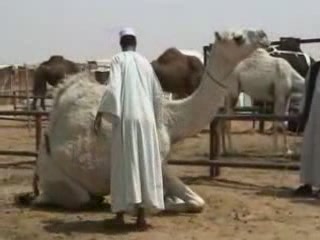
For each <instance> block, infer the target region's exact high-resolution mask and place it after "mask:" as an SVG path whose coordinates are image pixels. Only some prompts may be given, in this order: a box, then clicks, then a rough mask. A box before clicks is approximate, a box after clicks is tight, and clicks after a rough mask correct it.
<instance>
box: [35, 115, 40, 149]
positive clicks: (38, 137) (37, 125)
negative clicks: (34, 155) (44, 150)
mask: <svg viewBox="0 0 320 240" xmlns="http://www.w3.org/2000/svg"><path fill="white" fill-rule="evenodd" d="M41 122H42V117H41V115H40V114H36V115H35V123H36V127H35V128H36V150H37V151H38V150H39V147H40V141H41V134H42V126H41V125H42V123H41Z"/></svg>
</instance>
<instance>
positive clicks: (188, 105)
mask: <svg viewBox="0 0 320 240" xmlns="http://www.w3.org/2000/svg"><path fill="white" fill-rule="evenodd" d="M211 54H214V53H211ZM235 66H236V63H232V62H230V61H228V60H226V59H224V58H223V57H221V56H219V54H215V56H212V57H210V59H209V61H208V64H207V66H206V68H205V73H204V74H203V76H202V80H201V84H200V86H199V88H198V89H197V90H196V91H195V92H194V93H193V94H192V95H191V96H189V97H188V98H186V99H183V100H177V101H169V102H167V103H166V107H167V110H168V114H169V117H168V119H169V121H168V125H167V127H168V129H169V132H170V137H171V141H172V142H177V141H179V140H181V139H183V138H185V137H188V136H192V135H193V134H195V133H198V132H199V131H201V130H202V129H203V128H204V127H205V126H207V125H208V124H209V123H210V122H211V121H212V120H213V118H214V116H215V115H216V113H217V112H218V110H219V108H220V107H222V106H223V100H224V96H225V95H226V93H227V89H226V88H224V87H222V86H221V85H219V84H217V82H215V81H213V79H212V78H214V79H215V80H216V81H220V82H222V83H223V85H226V86H227V87H228V86H229V82H230V81H228V79H226V78H227V77H228V75H229V74H230V73H231V72H232V70H233V69H234V67H235ZM208 73H210V74H208Z"/></svg>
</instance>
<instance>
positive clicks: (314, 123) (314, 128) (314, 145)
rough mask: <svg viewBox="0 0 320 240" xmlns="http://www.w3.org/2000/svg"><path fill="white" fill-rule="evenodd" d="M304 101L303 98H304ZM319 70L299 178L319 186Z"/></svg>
mask: <svg viewBox="0 0 320 240" xmlns="http://www.w3.org/2000/svg"><path fill="white" fill-rule="evenodd" d="M304 101H305V100H304ZM304 101H303V102H304ZM319 140H320V72H318V75H317V79H316V83H315V89H314V94H313V98H312V103H311V108H310V113H309V118H308V121H307V125H306V128H305V131H304V136H303V142H302V152H301V171H300V178H301V182H302V183H304V184H310V185H312V186H315V187H320V147H319Z"/></svg>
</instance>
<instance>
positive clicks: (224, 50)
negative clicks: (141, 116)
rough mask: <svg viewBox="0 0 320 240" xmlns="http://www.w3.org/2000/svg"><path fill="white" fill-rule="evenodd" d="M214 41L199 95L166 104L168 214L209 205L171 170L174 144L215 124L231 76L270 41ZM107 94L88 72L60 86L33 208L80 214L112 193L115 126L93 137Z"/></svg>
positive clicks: (240, 37) (221, 36) (223, 37)
mask: <svg viewBox="0 0 320 240" xmlns="http://www.w3.org/2000/svg"><path fill="white" fill-rule="evenodd" d="M215 39H216V40H215V42H214V44H213V47H212V50H211V53H210V57H209V61H208V64H207V66H206V68H205V70H204V73H203V75H202V81H201V83H200V85H199V87H198V88H197V90H196V91H195V92H194V93H193V94H192V95H191V96H190V97H188V98H186V99H182V100H165V99H164V103H163V113H164V120H163V121H164V122H163V124H162V126H161V127H160V128H159V129H158V134H159V142H160V149H161V156H162V159H163V179H164V192H165V196H164V198H165V208H166V210H168V211H174V212H200V211H201V210H202V209H203V207H204V205H205V202H204V200H203V199H202V198H201V197H200V196H199V195H198V194H196V193H195V192H194V191H192V190H191V189H190V188H189V187H188V186H186V185H185V184H184V183H183V182H182V181H181V180H180V179H179V178H178V177H176V176H175V175H174V174H173V173H171V172H170V171H169V169H168V166H167V161H166V160H167V158H168V155H169V152H170V146H171V144H174V143H177V142H178V141H181V140H183V139H184V138H186V137H188V136H192V135H194V134H196V133H198V132H200V131H201V130H202V129H203V128H204V127H205V126H207V125H208V124H209V123H210V122H211V121H212V120H213V118H214V117H215V115H216V113H217V111H218V109H219V107H220V106H221V103H222V101H223V99H224V97H225V95H226V94H227V92H228V89H229V87H230V86H232V85H233V81H236V79H234V78H230V77H229V76H230V74H231V73H232V72H233V70H234V69H235V68H236V66H237V65H238V64H239V62H241V61H242V60H243V59H245V58H247V57H248V56H250V55H251V53H252V52H254V51H255V50H256V49H257V47H258V46H259V45H260V44H261V42H264V41H266V35H265V34H264V32H263V31H257V30H239V31H236V32H235V31H225V32H222V33H220V32H216V33H215ZM104 91H105V86H103V85H100V84H98V83H97V82H96V81H95V80H94V79H93V77H92V76H90V74H88V73H86V72H84V73H79V74H77V75H73V76H70V77H69V79H68V81H65V82H64V83H63V84H62V85H61V86H59V87H58V89H57V91H56V95H55V98H54V105H53V110H52V112H51V115H50V121H49V126H48V129H47V130H46V137H43V138H42V140H43V141H42V143H41V145H40V150H39V157H38V160H37V164H36V175H37V176H38V178H39V187H40V194H39V195H38V196H36V198H35V199H33V200H32V201H31V203H32V205H34V206H39V205H41V206H43V205H46V204H49V205H52V204H53V205H58V206H60V207H65V208H68V209H80V208H82V207H85V206H88V205H90V203H95V201H96V200H97V199H100V200H101V199H103V197H104V196H106V195H108V194H109V193H110V158H108V156H109V153H110V143H111V141H112V135H111V123H109V122H107V121H104V122H102V128H101V133H100V134H99V136H96V135H95V133H94V132H93V122H94V119H95V115H96V112H97V108H98V106H99V103H100V100H101V97H102V96H103V93H104Z"/></svg>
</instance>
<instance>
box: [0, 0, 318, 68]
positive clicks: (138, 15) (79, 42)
mask: <svg viewBox="0 0 320 240" xmlns="http://www.w3.org/2000/svg"><path fill="white" fill-rule="evenodd" d="M319 9H320V1H319V0H304V1H301V0H300V1H298V0H277V1H276V0H269V1H258V0H241V1H236V0H232V1H231V0H219V1H215V0H197V1H191V0H113V1H112V0H54V1H53V0H28V1H27V0H1V1H0V29H1V34H0V36H1V38H0V43H1V44H0V53H1V54H0V64H8V63H35V62H40V61H43V60H45V59H47V58H48V57H49V56H50V55H52V54H61V55H64V56H66V57H68V58H70V59H72V60H78V61H79V60H81V61H83V60H87V59H97V58H110V57H111V56H112V55H113V54H115V53H116V52H117V51H119V46H118V31H119V30H120V28H121V27H122V26H132V27H134V28H135V29H136V31H137V33H138V43H139V46H138V50H139V51H140V52H141V53H142V54H144V55H145V56H146V57H147V58H149V59H150V60H152V59H153V58H155V57H157V56H158V55H159V54H160V53H161V52H162V51H163V50H165V49H166V48H168V47H171V46H176V47H178V48H181V49H196V50H201V49H202V46H203V45H204V44H207V43H208V42H210V41H211V40H213V33H214V31H215V30H221V29H225V28H239V27H249V28H262V29H264V30H265V31H266V32H267V34H268V35H269V36H270V38H271V39H276V38H278V37H280V36H296V37H302V38H303V37H306V38H313V37H320V21H319V17H320V13H319ZM305 49H306V50H307V51H308V52H309V53H312V55H314V56H316V57H317V56H320V54H319V53H320V44H319V45H312V46H308V47H305ZM318 52H319V53H318Z"/></svg>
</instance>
